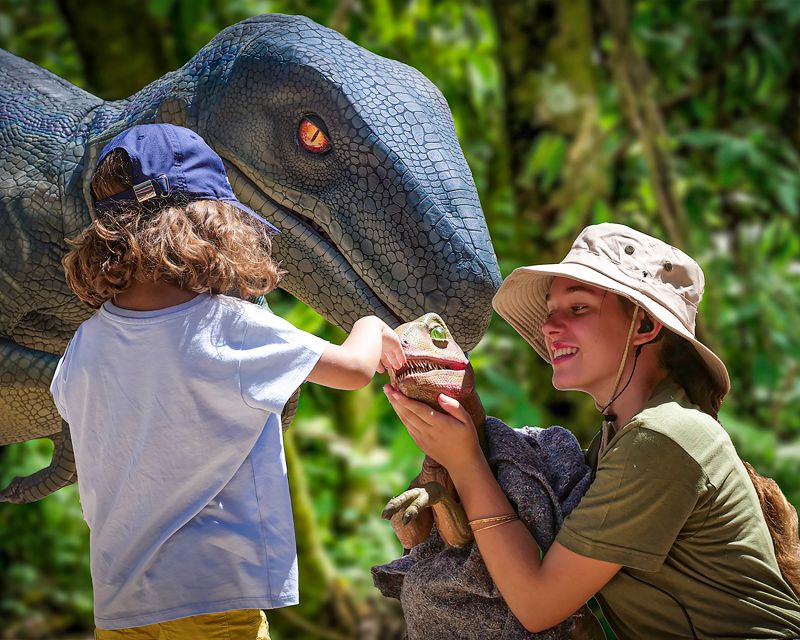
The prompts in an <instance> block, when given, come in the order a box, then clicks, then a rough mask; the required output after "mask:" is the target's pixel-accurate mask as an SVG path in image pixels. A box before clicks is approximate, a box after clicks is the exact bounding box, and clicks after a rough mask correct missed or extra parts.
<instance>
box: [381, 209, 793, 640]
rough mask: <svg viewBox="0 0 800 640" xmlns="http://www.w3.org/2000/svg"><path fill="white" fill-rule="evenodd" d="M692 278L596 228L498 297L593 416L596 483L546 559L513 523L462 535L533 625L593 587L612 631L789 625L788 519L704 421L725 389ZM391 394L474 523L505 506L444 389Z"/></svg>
mask: <svg viewBox="0 0 800 640" xmlns="http://www.w3.org/2000/svg"><path fill="white" fill-rule="evenodd" d="M703 286H704V278H703V273H702V270H701V269H700V267H699V266H698V265H697V263H696V262H695V261H694V260H692V259H691V258H690V257H689V256H687V255H686V254H685V253H683V252H681V251H679V250H678V249H675V248H674V247H671V246H670V245H667V244H665V243H663V242H661V241H660V240H657V239H656V238H652V237H650V236H647V235H645V234H643V233H640V232H638V231H635V230H633V229H630V228H628V227H625V226H622V225H617V224H600V225H595V226H591V227H587V228H586V229H584V230H583V231H582V232H581V234H580V235H579V236H578V238H577V239H576V241H575V243H574V244H573V246H572V249H571V250H570V252H569V254H568V255H567V256H566V258H565V259H564V260H563V261H562V262H561V263H559V264H555V265H542V266H531V267H523V268H520V269H517V270H516V271H514V273H512V274H511V276H509V277H508V278H507V279H506V281H505V282H504V283H503V285H502V287H501V288H500V290H499V291H498V293H497V295H496V296H495V299H494V303H493V304H494V307H495V309H496V310H497V312H498V313H499V314H500V315H501V316H503V318H505V319H506V320H507V321H508V322H509V323H510V324H511V325H512V326H513V327H514V328H515V329H516V330H517V331H518V332H519V333H520V335H522V337H524V338H525V339H526V340H527V341H528V342H529V343H530V344H531V346H533V348H534V349H535V350H536V351H537V353H539V355H541V356H542V358H544V359H545V360H546V361H547V362H548V363H550V364H551V366H552V371H553V385H554V386H555V387H556V388H557V389H563V390H566V389H573V390H579V391H583V392H585V393H588V394H589V395H591V396H592V398H593V399H594V401H595V404H596V406H597V408H598V410H599V411H600V412H601V413H602V414H603V418H604V420H603V426H602V429H601V431H600V433H598V435H597V437H596V438H595V439H594V440H593V442H592V444H591V446H590V447H589V451H588V452H587V459H588V460H589V461H590V463H591V465H592V467H593V469H594V474H595V477H594V481H593V483H592V485H591V487H590V488H589V490H588V491H587V493H586V494H585V495H584V496H583V498H582V500H581V502H580V503H579V505H578V506H577V507H576V508H575V509H574V511H572V513H571V514H570V515H569V516H568V517H567V518H566V519H565V521H564V525H563V527H562V529H561V531H560V532H559V534H558V537H557V539H556V542H555V543H554V544H553V545H552V546H551V547H550V549H548V550H547V553H546V554H545V556H544V558H543V559H542V560H540V555H539V549H538V547H537V546H536V543H535V541H534V539H533V537H532V536H531V534H530V533H529V531H528V529H527V528H526V527H525V525H524V524H523V523H521V522H520V521H519V520H515V521H509V522H507V523H505V524H503V526H496V527H492V528H487V529H482V528H478V527H476V528H475V529H474V531H475V534H476V535H475V539H476V542H477V544H478V547H479V548H480V552H481V555H482V557H483V559H484V561H485V563H486V566H487V568H488V569H489V572H490V573H491V575H492V578H493V579H494V581H495V583H496V584H497V587H498V589H499V591H500V593H501V594H502V595H503V597H504V599H505V600H506V602H507V604H508V605H509V607H510V608H511V610H512V611H513V612H514V614H515V615H516V616H517V618H518V619H519V620H520V622H521V623H522V624H523V625H524V626H525V627H526V628H527V629H528V630H529V631H541V630H544V629H547V628H549V627H551V626H553V625H555V624H557V623H559V622H561V621H562V620H564V619H566V618H567V617H568V616H569V615H570V614H572V613H573V612H574V611H576V610H577V609H578V608H579V607H580V606H581V605H583V603H585V602H586V600H588V599H589V598H590V597H592V596H594V595H596V596H597V599H598V601H599V602H600V603H601V606H602V607H603V611H604V613H605V615H606V617H607V619H608V620H609V622H610V624H611V626H612V628H613V629H614V631H615V633H616V634H617V637H618V638H620V640H625V639H627V638H796V637H798V635H800V601H798V593H800V544H798V540H797V514H796V512H795V511H794V509H793V508H792V507H791V505H789V504H788V502H787V501H786V499H785V498H784V497H783V495H782V494H781V493H780V490H779V489H778V488H777V485H775V484H774V483H772V482H771V481H769V480H766V479H764V478H761V477H760V476H758V475H757V474H755V472H752V470H751V469H750V468H746V467H745V464H743V463H742V462H741V461H740V460H739V457H738V456H737V455H736V451H735V449H734V447H733V445H732V443H731V441H730V438H729V437H728V435H727V433H726V432H725V430H724V429H723V428H722V426H721V425H720V424H719V422H717V420H716V418H717V411H718V410H719V406H720V403H721V401H722V399H723V397H724V396H725V395H726V394H727V392H728V391H729V389H730V382H729V379H728V373H727V371H726V369H725V365H724V364H723V363H722V361H721V360H720V359H719V358H718V357H717V356H716V355H715V354H714V353H713V352H712V351H711V350H710V349H708V348H707V347H706V346H705V345H703V344H702V343H701V342H699V341H698V340H697V339H696V337H695V317H696V313H697V305H698V304H699V302H700V299H701V297H702V293H703ZM386 393H387V395H388V397H389V400H390V402H391V403H392V405H393V406H394V408H395V410H396V411H397V414H398V416H399V417H400V418H401V419H402V420H403V422H404V424H405V425H406V427H407V429H408V431H409V433H410V435H411V436H412V438H413V439H414V441H415V442H416V443H417V444H418V445H419V446H420V448H421V449H422V450H423V451H425V453H426V454H428V455H429V456H430V457H432V458H433V459H435V460H436V461H437V462H439V463H440V464H442V465H443V466H444V467H446V468H447V470H448V472H449V473H450V476H451V478H452V479H453V482H454V484H455V485H456V489H457V491H458V494H459V496H460V497H461V500H462V503H463V506H464V508H465V510H466V512H467V515H468V517H469V518H470V520H477V519H484V518H491V517H498V516H503V515H506V514H512V513H513V508H512V505H511V504H510V503H509V501H508V499H507V498H506V496H505V494H504V493H503V492H502V490H501V489H500V487H499V486H498V484H497V481H496V480H495V478H494V476H493V475H492V473H491V470H490V468H489V466H488V464H487V463H486V460H485V458H484V457H483V456H482V455H481V453H480V448H479V446H478V444H477V440H476V438H475V431H474V429H473V428H472V425H471V423H470V418H469V416H468V414H467V413H466V412H465V411H464V410H463V408H462V407H461V406H460V405H459V404H458V403H457V402H456V401H455V400H453V399H452V398H448V397H446V396H440V398H439V403H440V405H441V407H442V409H443V410H444V412H437V411H434V410H431V409H430V408H428V407H427V406H426V405H423V404H421V403H417V402H414V401H413V400H410V399H408V398H406V397H405V396H403V395H402V394H399V393H397V392H396V391H393V390H392V389H390V388H388V389H386ZM762 496H763V497H764V498H769V500H767V502H766V504H765V505H764V506H763V507H762V505H761V504H760V502H759V500H760V498H761V497H762ZM762 509H763V511H762ZM764 513H767V514H769V522H768V521H767V520H765V516H764Z"/></svg>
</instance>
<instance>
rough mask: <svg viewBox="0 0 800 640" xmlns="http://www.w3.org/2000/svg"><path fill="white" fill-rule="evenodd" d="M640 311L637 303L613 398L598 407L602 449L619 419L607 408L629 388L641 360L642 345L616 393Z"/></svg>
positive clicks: (612, 391)
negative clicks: (600, 417) (625, 378)
mask: <svg viewBox="0 0 800 640" xmlns="http://www.w3.org/2000/svg"><path fill="white" fill-rule="evenodd" d="M638 311H639V305H638V304H635V305H634V308H633V317H632V318H631V325H630V327H629V328H628V338H627V340H626V341H625V351H624V353H623V354H622V361H621V362H620V363H619V369H617V377H616V378H615V379H614V387H613V388H612V389H611V394H610V395H611V399H610V400H609V401H608V402H607V403H606V404H605V405H604V406H603V407H602V408H600V407H598V409H600V413H602V414H603V433H602V436H601V440H600V451H605V448H606V445H607V444H608V441H609V440H610V439H611V436H610V431H611V429H612V427H613V426H614V422H615V421H616V419H617V416H616V414H613V413H606V409H608V408H609V407H610V406H611V405H612V403H613V402H614V400H616V399H617V398H619V397H620V396H621V395H622V394H623V392H624V391H625V389H627V388H628V385H629V384H630V383H631V380H633V373H634V371H636V362H637V360H639V354H640V353H641V351H642V345H639V346H638V347H636V355H635V357H634V359H633V369H631V375H630V376H628V381H627V382H626V383H625V386H624V387H622V389H620V390H619V393H616V391H617V387H619V383H620V379H621V378H622V372H623V371H624V370H625V363H626V362H627V361H628V353H629V352H630V348H631V337H632V336H633V329H634V327H635V326H636V314H637V312H638ZM615 393H616V395H615Z"/></svg>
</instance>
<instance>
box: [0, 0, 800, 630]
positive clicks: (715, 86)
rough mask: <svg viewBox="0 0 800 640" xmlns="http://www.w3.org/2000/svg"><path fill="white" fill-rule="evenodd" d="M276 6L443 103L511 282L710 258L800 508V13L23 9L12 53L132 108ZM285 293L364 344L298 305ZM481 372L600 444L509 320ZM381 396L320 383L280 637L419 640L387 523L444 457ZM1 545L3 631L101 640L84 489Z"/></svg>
mask: <svg viewBox="0 0 800 640" xmlns="http://www.w3.org/2000/svg"><path fill="white" fill-rule="evenodd" d="M264 12H283V13H301V14H305V15H307V16H309V17H311V18H313V19H314V20H316V21H318V22H320V23H322V24H325V25H328V26H331V27H333V28H335V29H337V30H339V31H341V32H342V33H344V34H345V35H346V36H347V37H349V38H350V39H352V40H353V41H355V42H356V43H358V44H360V45H362V46H364V47H366V48H368V49H370V50H372V51H374V52H376V53H379V54H381V55H385V56H388V57H391V58H395V59H398V60H402V61H404V62H406V63H408V64H410V65H412V66H415V67H417V68H418V69H420V70H421V71H422V72H423V73H425V75H427V76H428V77H429V78H430V79H431V80H432V81H433V82H434V83H435V84H437V85H438V86H439V87H440V88H441V90H442V91H443V93H444V94H445V96H446V98H447V99H448V101H449V103H450V106H451V109H452V111H453V115H454V117H455V122H456V129H457V131H458V134H459V137H460V140H461V144H462V147H463V150H464V153H465V155H466V157H467V160H468V162H469V164H470V167H471V168H472V171H473V174H474V177H475V181H476V184H477V186H478V190H479V193H480V195H481V201H482V204H483V207H484V212H485V215H486V219H487V221H488V225H489V229H490V232H491V235H492V238H493V241H494V246H495V250H496V253H497V256H498V259H499V262H500V266H501V271H502V273H503V274H504V275H507V274H508V273H509V272H510V271H511V270H512V269H513V268H515V267H517V266H520V265H523V264H530V263H533V262H546V261H557V260H559V259H560V258H561V257H562V255H563V254H564V252H565V251H566V249H567V247H568V246H569V244H570V242H571V240H572V239H573V238H574V236H575V234H576V233H577V231H578V230H579V229H580V228H582V227H583V226H584V225H586V224H588V223H592V222H600V221H607V220H613V221H617V222H622V223H625V224H630V225H632V226H635V227H638V228H639V229H642V230H644V231H647V232H650V233H653V234H655V235H658V236H660V237H662V238H664V239H667V240H670V241H672V242H673V243H674V244H677V245H679V246H681V247H682V248H684V249H685V250H686V251H687V252H688V253H690V254H691V255H693V256H694V257H696V258H697V259H698V260H699V261H700V262H701V264H702V265H703V267H704V269H705V272H706V279H707V286H708V289H707V294H706V298H705V300H704V302H703V305H702V309H701V317H702V322H701V325H700V332H701V335H702V337H703V339H704V340H705V341H706V342H707V343H708V344H710V345H711V346H712V347H713V348H714V349H715V350H717V352H718V353H720V354H721V355H722V357H723V359H724V360H725V361H726V363H727V364H728V367H729V370H730V372H731V378H732V381H733V389H734V390H733V392H732V394H731V396H730V397H729V398H728V400H727V401H726V404H725V406H724V411H723V413H722V422H723V423H724V425H725V427H726V428H727V429H728V430H729V432H730V433H731V436H732V437H733V439H734V441H735V443H736V445H737V447H738V449H739V451H740V453H741V455H742V456H743V457H744V458H745V459H748V460H750V461H751V462H752V463H753V464H754V465H755V466H756V468H757V469H759V470H760V471H761V472H762V473H764V474H765V475H770V476H773V477H775V478H776V479H777V480H778V482H779V483H780V484H781V486H782V488H783V490H784V491H785V493H786V494H787V496H789V498H790V500H791V501H792V502H793V504H794V505H796V506H797V505H800V376H798V373H800V277H798V276H800V236H798V233H797V229H798V224H799V223H800V98H799V95H798V90H800V50H798V48H797V46H796V43H797V41H798V38H799V37H800V3H797V2H795V1H794V0H731V1H729V2H728V1H725V2H723V1H722V0H719V1H711V0H704V1H701V0H672V1H671V2H661V1H660V0H641V1H638V2H627V3H626V2H625V1H624V0H563V1H561V2H556V1H555V0H549V1H548V0H525V1H519V2H514V3H503V2H499V1H497V2H492V1H490V0H469V1H462V0H441V1H433V0H414V1H411V2H400V1H397V0H351V1H347V0H340V1H338V2H333V1H319V2H310V1H303V0H296V1H286V2H279V1H256V0H233V1H231V2H221V1H220V0H199V1H197V2H192V1H189V0H146V1H143V2H134V1H132V0H118V1H116V2H113V3H109V2H101V1H99V0H84V1H82V2H80V3H78V2H76V1H75V0H58V1H55V0H0V46H3V47H4V48H6V49H8V50H10V51H11V52H13V53H16V54H17V55H20V56H23V57H25V58H27V59H29V60H32V61H34V62H36V63H38V64H40V65H43V66H45V67H46V68H48V69H50V70H51V71H53V72H54V73H56V74H58V75H60V76H62V77H65V78H67V79H69V80H70V81H72V82H74V83H76V84H78V85H79V86H81V87H83V88H85V89H86V90H88V91H91V92H93V93H96V94H97V95H100V96H102V97H105V98H109V99H111V98H120V97H125V96H127V95H129V94H130V93H133V92H134V91H136V90H138V89H140V88H141V87H142V86H143V85H144V84H145V83H147V82H149V81H151V80H153V79H155V78H157V77H159V76H160V75H162V74H163V73H165V72H166V71H168V70H170V69H173V68H176V67H177V66H179V65H181V64H183V62H185V61H186V60H187V59H188V58H189V57H191V56H192V55H193V54H194V53H195V52H196V51H197V50H198V49H199V48H200V47H201V46H202V45H203V44H205V43H206V42H207V41H208V40H209V39H210V38H211V37H213V36H214V35H215V34H216V33H218V32H219V31H220V30H221V29H222V28H224V27H225V26H228V25H230V24H233V23H234V22H236V21H238V20H241V19H243V18H245V17H248V16H251V15H255V14H258V13H264ZM142 34H143V35H142ZM269 302H270V305H271V306H272V307H273V309H274V310H276V311H277V312H278V313H280V314H281V315H283V316H284V317H287V318H288V319H290V320H291V321H292V322H294V323H295V324H297V325H298V326H300V327H302V328H304V329H306V330H309V331H312V332H314V333H317V334H319V335H322V336H323V337H325V338H328V339H331V340H341V339H342V334H341V333H340V332H339V330H338V329H335V328H333V327H331V326H330V325H328V324H327V323H325V322H324V321H323V320H322V319H321V318H320V317H319V316H317V315H316V314H315V313H314V312H313V311H310V310H309V309H308V308H306V307H305V306H303V305H302V304H300V303H298V302H296V301H295V300H293V299H292V298H290V297H288V296H287V295H286V294H283V293H282V292H276V293H275V294H273V295H272V296H271V297H270V300H269ZM472 360H473V364H474V366H475V369H476V372H477V377H478V384H479V389H480V391H481V395H482V398H483V400H484V404H485V405H486V407H487V410H488V412H489V413H490V414H494V415H498V416H500V417H502V418H503V419H505V420H506V421H507V422H509V423H510V424H513V425H517V426H521V425H523V424H540V425H547V424H553V423H558V424H564V425H566V426H568V427H570V428H571V429H573V430H574V432H575V433H576V434H577V435H578V436H579V438H580V439H581V440H582V441H583V442H584V444H585V443H587V442H588V440H589V438H590V437H591V435H592V434H593V432H594V431H595V430H596V429H597V427H598V421H597V415H596V413H595V411H594V409H593V406H592V405H591V404H590V402H589V401H588V400H587V399H586V398H583V397H581V396H580V395H578V394H563V393H557V392H554V391H553V390H552V388H551V386H550V384H549V375H548V371H547V368H546V367H545V366H544V364H543V363H541V362H540V361H538V359H537V356H535V354H534V353H533V352H532V350H530V349H528V348H527V346H526V345H525V343H524V342H523V341H522V340H521V339H520V338H519V337H518V336H517V335H516V334H515V333H514V332H513V331H512V330H511V329H510V327H508V326H507V325H505V324H504V323H503V322H502V321H500V320H499V319H498V318H495V319H494V320H493V322H492V325H491V327H490V330H489V332H488V334H487V335H486V337H485V338H484V340H483V341H482V342H481V344H480V345H479V346H478V347H477V348H476V349H475V351H474V353H473V354H472ZM381 383H382V381H380V380H376V381H375V383H374V384H373V385H372V386H370V387H369V388H366V389H364V390H362V391H359V392H355V393H349V394H348V393H339V392H332V391H328V390H325V389H320V388H314V387H313V386H311V385H308V386H307V387H306V388H305V389H304V391H303V396H302V398H301V402H300V410H299V413H298V416H297V418H296V420H295V423H294V424H293V426H292V429H291V433H290V436H289V437H288V438H287V449H288V455H289V459H290V462H289V464H290V467H291V482H292V491H293V499H294V501H295V515H296V520H297V523H296V524H297V529H298V545H299V550H300V563H301V590H302V592H301V599H302V600H303V604H302V605H301V606H300V607H298V608H293V609H290V610H286V611H280V612H276V613H275V614H274V615H273V616H271V624H272V626H273V637H274V638H278V639H285V638H342V639H343V638H356V637H359V638H368V637H376V638H377V637H381V638H389V637H395V635H396V633H398V632H397V620H398V613H397V610H396V608H393V607H392V606H391V603H388V602H386V601H382V600H381V599H380V598H378V597H376V595H375V592H374V590H373V589H372V588H371V580H370V576H369V567H370V566H371V565H372V564H375V563H380V562H384V561H386V560H388V559H390V558H393V557H395V556H396V555H398V553H399V552H400V547H399V545H398V544H397V543H396V541H395V540H394V538H393V535H392V532H391V529H390V527H389V525H388V524H387V523H385V522H383V521H381V520H380V519H379V517H378V514H379V512H380V509H381V506H382V505H383V503H384V501H385V500H386V499H387V498H388V497H389V496H390V495H392V494H394V493H397V492H398V490H400V489H402V488H404V487H405V486H406V484H407V482H408V481H409V480H410V479H411V478H412V477H413V476H414V475H415V474H416V472H417V470H418V467H419V463H420V461H421V454H420V453H419V452H418V451H417V450H416V449H415V447H414V445H413V443H412V442H411V440H410V439H409V438H408V436H407V435H406V433H405V431H404V430H403V428H402V426H401V425H400V423H399V421H398V420H397V419H396V418H395V417H394V415H393V413H391V410H390V408H389V407H388V404H387V403H386V402H385V401H384V399H383V396H382V393H381V392H380V384H381ZM49 453H50V446H49V443H47V442H31V443H27V444H25V445H18V446H15V447H11V448H7V449H6V450H4V451H2V453H1V454H0V455H1V456H2V457H1V458H0V460H2V471H1V476H2V477H1V478H0V480H2V482H3V484H5V483H6V482H8V481H9V480H10V479H11V478H12V477H13V476H15V475H19V474H23V473H25V474H27V473H30V472H32V471H34V470H36V469H38V468H40V467H41V466H43V465H45V464H46V462H47V460H48V459H49ZM0 536H2V537H1V538H0V540H1V542H0V588H2V594H1V595H0V621H2V624H0V638H22V637H29V638H64V637H68V636H70V635H75V636H77V637H85V636H87V635H88V634H90V632H91V629H92V626H91V625H92V622H91V620H92V619H91V583H90V580H89V575H88V548H87V531H86V527H85V525H84V524H83V521H82V519H81V514H80V507H79V504H78V497H77V491H76V490H75V487H70V488H67V489H64V490H62V491H60V492H58V493H57V494H55V495H53V496H51V497H49V498H47V499H45V500H44V501H42V502H40V503H37V504H33V505H27V506H19V507H15V506H9V505H0ZM393 634H395V635H393Z"/></svg>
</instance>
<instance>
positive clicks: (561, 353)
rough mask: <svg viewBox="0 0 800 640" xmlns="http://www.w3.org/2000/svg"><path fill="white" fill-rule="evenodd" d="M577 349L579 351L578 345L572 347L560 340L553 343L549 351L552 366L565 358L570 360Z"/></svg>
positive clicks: (560, 362) (564, 360)
mask: <svg viewBox="0 0 800 640" xmlns="http://www.w3.org/2000/svg"><path fill="white" fill-rule="evenodd" d="M578 351H579V349H578V347H573V346H570V345H566V344H563V343H560V342H556V343H554V344H553V346H552V347H551V351H550V352H551V354H552V356H551V358H550V359H551V361H552V363H553V366H555V365H557V364H562V363H564V362H566V361H567V360H572V358H574V357H575V355H576V354H577V353H578Z"/></svg>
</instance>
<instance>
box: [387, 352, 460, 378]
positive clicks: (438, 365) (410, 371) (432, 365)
mask: <svg viewBox="0 0 800 640" xmlns="http://www.w3.org/2000/svg"><path fill="white" fill-rule="evenodd" d="M467 364H468V363H467V362H454V361H435V360H428V359H425V360H420V359H416V358H409V359H408V360H406V364H405V366H403V367H401V368H400V369H398V370H397V371H396V372H391V373H390V374H389V378H390V380H391V378H392V376H394V377H395V379H396V381H397V382H400V381H402V380H404V379H405V378H406V377H408V376H414V375H419V374H424V373H430V372H431V371H464V370H465V369H466V368H467Z"/></svg>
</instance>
